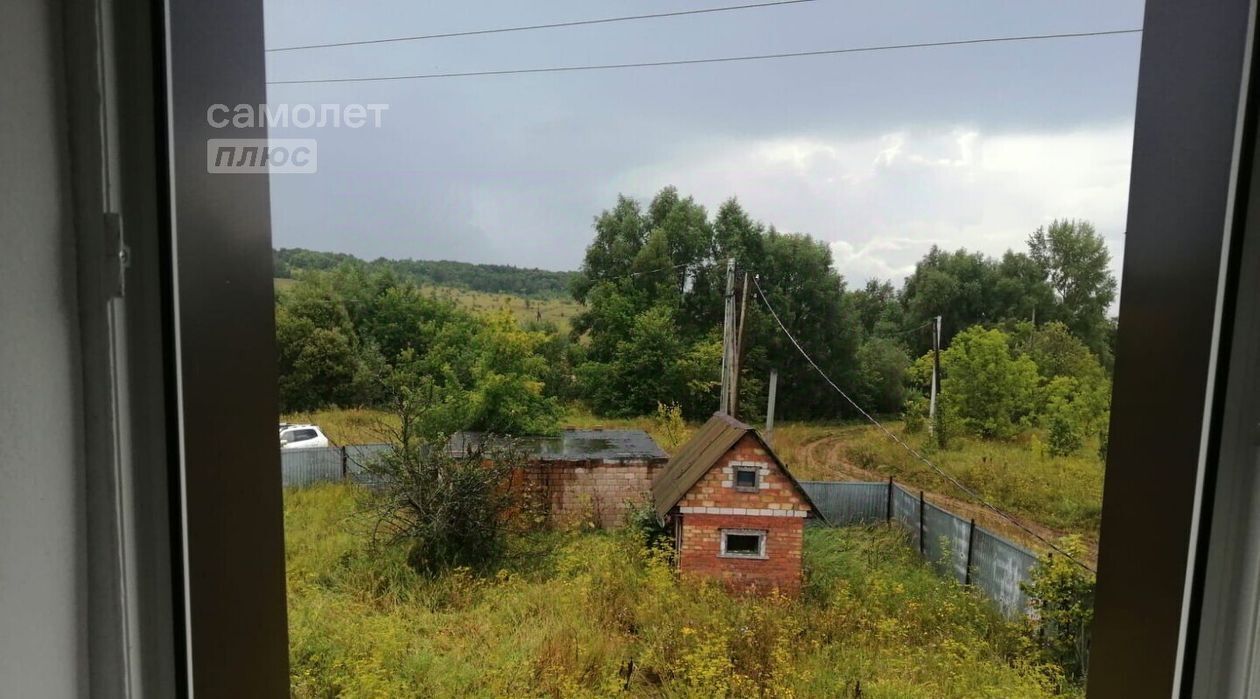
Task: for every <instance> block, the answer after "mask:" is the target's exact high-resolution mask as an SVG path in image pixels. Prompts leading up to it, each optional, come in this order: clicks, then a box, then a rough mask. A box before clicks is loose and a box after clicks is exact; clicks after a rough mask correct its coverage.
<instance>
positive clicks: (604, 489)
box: [515, 459, 665, 527]
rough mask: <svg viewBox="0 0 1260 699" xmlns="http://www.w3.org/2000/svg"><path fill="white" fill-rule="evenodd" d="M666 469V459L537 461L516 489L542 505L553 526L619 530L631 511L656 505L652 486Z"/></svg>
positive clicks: (525, 470) (528, 468) (530, 466)
mask: <svg viewBox="0 0 1260 699" xmlns="http://www.w3.org/2000/svg"><path fill="white" fill-rule="evenodd" d="M664 468H665V461H664V460H654V461H647V460H625V461H616V460H607V461H605V460H598V459H597V460H590V461H536V462H532V463H530V464H529V465H527V466H526V467H525V468H524V469H523V470H522V472H521V475H520V478H521V480H519V481H517V483H516V484H515V487H516V488H517V489H518V492H522V493H525V494H526V495H527V496H533V497H536V498H538V499H539V500H540V502H539V503H538V504H540V505H541V506H542V507H543V509H544V510H545V511H546V514H547V519H548V522H549V523H550V524H552V525H560V526H563V525H569V524H587V523H595V524H598V525H599V526H602V527H617V526H621V525H622V524H624V523H625V517H626V510H627V509H629V508H630V507H635V506H639V505H642V504H643V503H646V502H651V498H652V494H651V489H652V481H653V480H655V478H656V476H657V475H658V474H659V473H660V472H661V470H662V469H664Z"/></svg>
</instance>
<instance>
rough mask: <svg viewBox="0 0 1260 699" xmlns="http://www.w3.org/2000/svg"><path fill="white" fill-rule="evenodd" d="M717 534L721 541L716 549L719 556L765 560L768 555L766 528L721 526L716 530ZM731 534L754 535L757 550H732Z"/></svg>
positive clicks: (768, 531) (768, 534)
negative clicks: (746, 551) (753, 551)
mask: <svg viewBox="0 0 1260 699" xmlns="http://www.w3.org/2000/svg"><path fill="white" fill-rule="evenodd" d="M718 534H719V537H720V538H719V541H720V542H721V548H720V549H719V550H718V556H719V557H721V558H746V559H751V560H766V559H768V558H769V556H768V555H766V540H767V539H768V538H769V537H770V530H768V529H733V528H722V529H719V530H718ZM732 536H744V537H756V539H757V551H756V552H755V553H752V552H748V553H745V552H743V551H738V550H736V551H732V550H731V549H730V537H732Z"/></svg>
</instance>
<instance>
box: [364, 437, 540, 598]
mask: <svg viewBox="0 0 1260 699" xmlns="http://www.w3.org/2000/svg"><path fill="white" fill-rule="evenodd" d="M519 463H520V459H519V458H518V457H517V456H516V455H514V454H512V453H511V452H510V451H508V450H500V451H497V452H494V453H491V452H483V451H480V450H470V451H469V452H468V453H467V454H465V455H460V456H453V455H451V454H450V453H449V452H448V451H447V450H446V449H445V444H444V443H432V442H412V443H406V444H402V443H400V444H395V445H394V447H393V449H392V450H391V451H389V452H387V453H386V454H384V455H383V456H382V457H381V458H380V459H379V460H378V461H376V462H374V463H372V465H371V466H370V467H369V470H371V471H372V473H373V475H375V476H377V477H378V478H379V482H380V483H381V485H380V486H379V489H378V490H377V492H376V495H375V498H374V503H375V513H376V518H377V522H376V527H375V528H374V531H375V533H376V537H377V540H374V542H373V543H374V544H376V543H378V542H379V539H380V538H384V539H385V540H386V542H387V543H391V544H405V545H406V546H407V562H408V563H409V564H410V565H411V567H412V568H413V569H415V570H416V571H417V572H421V573H425V574H430V575H431V574H435V573H438V572H441V571H444V570H447V569H450V568H456V567H468V568H471V569H474V570H483V569H485V568H487V567H488V566H489V565H491V564H492V563H494V562H495V561H496V560H497V559H498V556H499V553H500V552H501V549H502V544H503V538H504V533H505V528H506V524H507V513H508V510H509V508H510V507H511V505H512V498H511V495H510V492H509V488H508V485H509V482H510V478H511V475H512V472H513V470H514V469H515V468H516V467H517V466H518V465H519Z"/></svg>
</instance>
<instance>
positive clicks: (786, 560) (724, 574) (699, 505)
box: [677, 435, 810, 595]
mask: <svg viewBox="0 0 1260 699" xmlns="http://www.w3.org/2000/svg"><path fill="white" fill-rule="evenodd" d="M749 464H755V465H756V467H757V468H758V469H759V471H760V476H759V479H758V480H759V487H758V488H757V490H756V491H755V492H746V491H743V490H739V489H737V488H736V487H735V486H734V473H733V472H732V470H731V469H732V468H733V467H734V466H736V465H744V466H747V465H749ZM678 507H679V511H680V513H681V514H679V515H677V516H680V517H681V518H682V542H681V551H680V556H679V562H678V566H679V569H680V570H681V571H682V572H683V573H684V574H696V575H703V576H709V577H718V578H721V579H723V580H724V581H726V582H727V584H729V585H730V586H732V587H734V588H745V589H746V588H753V587H755V588H757V589H761V590H768V589H772V588H778V589H779V590H781V591H782V592H784V593H785V594H789V595H795V594H797V593H798V592H799V591H800V587H801V540H802V534H803V531H804V524H805V519H804V517H803V516H802V515H804V514H805V513H808V512H809V509H810V508H809V505H808V503H806V501H805V499H804V498H803V497H802V496H801V494H800V493H799V492H798V491H797V489H796V486H795V484H794V483H792V481H791V480H790V479H789V478H788V477H787V475H786V474H784V473H783V471H782V470H780V469H779V467H778V464H776V463H775V461H774V458H773V457H771V456H770V455H769V454H767V453H766V452H765V450H764V449H763V448H762V447H761V443H760V442H758V441H757V440H756V439H755V438H754V437H753V436H752V435H746V436H745V437H743V438H742V439H741V440H740V441H739V442H738V443H736V444H735V446H734V447H732V448H731V450H730V451H728V452H727V453H726V454H725V455H724V456H723V457H722V458H721V459H719V460H718V462H717V463H715V464H714V465H713V468H711V469H709V471H708V472H707V473H705V475H704V476H703V477H701V478H700V480H699V481H697V482H696V484H695V485H694V486H693V487H692V488H691V490H690V491H688V492H687V494H686V495H684V496H683V498H682V500H681V501H679V503H678ZM722 529H754V530H764V531H766V533H767V534H766V558H765V559H750V558H728V557H723V556H721V555H720V553H721V530H722Z"/></svg>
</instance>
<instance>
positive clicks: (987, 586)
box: [801, 481, 1037, 617]
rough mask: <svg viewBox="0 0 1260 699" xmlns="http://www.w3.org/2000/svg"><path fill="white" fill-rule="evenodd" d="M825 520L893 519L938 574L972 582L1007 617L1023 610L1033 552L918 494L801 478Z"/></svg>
mask: <svg viewBox="0 0 1260 699" xmlns="http://www.w3.org/2000/svg"><path fill="white" fill-rule="evenodd" d="M801 487H802V488H804V489H805V492H806V493H808V494H809V497H810V499H811V500H813V501H814V504H815V505H817V506H818V509H819V510H820V511H821V512H822V515H823V517H824V518H825V519H826V520H827V523H828V524H831V525H835V526H841V525H847V524H862V523H870V522H883V521H888V522H896V523H898V524H899V525H901V527H902V528H904V529H905V530H906V532H907V534H908V535H909V538H910V545H911V546H914V547H915V548H916V549H917V550H918V551H919V553H920V554H921V555H922V556H923V557H924V558H926V559H927V560H928V561H929V562H930V563H931V564H932V565H933V567H935V568H936V569H937V571H939V572H940V573H941V574H942V575H951V576H953V577H954V578H955V579H956V580H958V581H959V582H961V583H965V584H970V585H975V586H976V587H978V588H979V589H980V590H982V591H983V592H984V593H985V594H986V595H987V596H988V597H989V598H990V599H992V600H993V601H994V602H995V603H996V604H997V607H998V609H1000V610H1001V611H1002V613H1003V614H1005V615H1006V616H1008V617H1014V616H1018V615H1022V614H1026V613H1028V597H1027V595H1025V594H1024V590H1023V588H1022V586H1021V583H1025V582H1027V581H1028V580H1029V578H1030V576H1031V571H1032V568H1033V566H1034V565H1036V563H1037V556H1036V555H1035V554H1033V553H1032V552H1031V551H1029V550H1028V549H1025V548H1024V547H1022V546H1019V545H1017V544H1013V543H1011V542H1009V541H1007V540H1005V539H1003V538H1002V537H1000V536H998V535H996V534H994V533H992V532H990V531H987V530H985V529H983V528H981V527H977V526H976V525H975V521H974V520H969V519H963V518H962V517H959V516H958V515H955V514H953V513H952V512H949V511H947V510H944V509H942V508H940V507H937V506H936V505H933V504H932V503H930V502H925V501H924V499H923V493H922V492H911V491H909V490H907V489H905V488H903V487H901V486H900V485H897V484H896V483H893V482H892V481H889V482H887V483H861V482H832V481H802V482H801Z"/></svg>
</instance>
